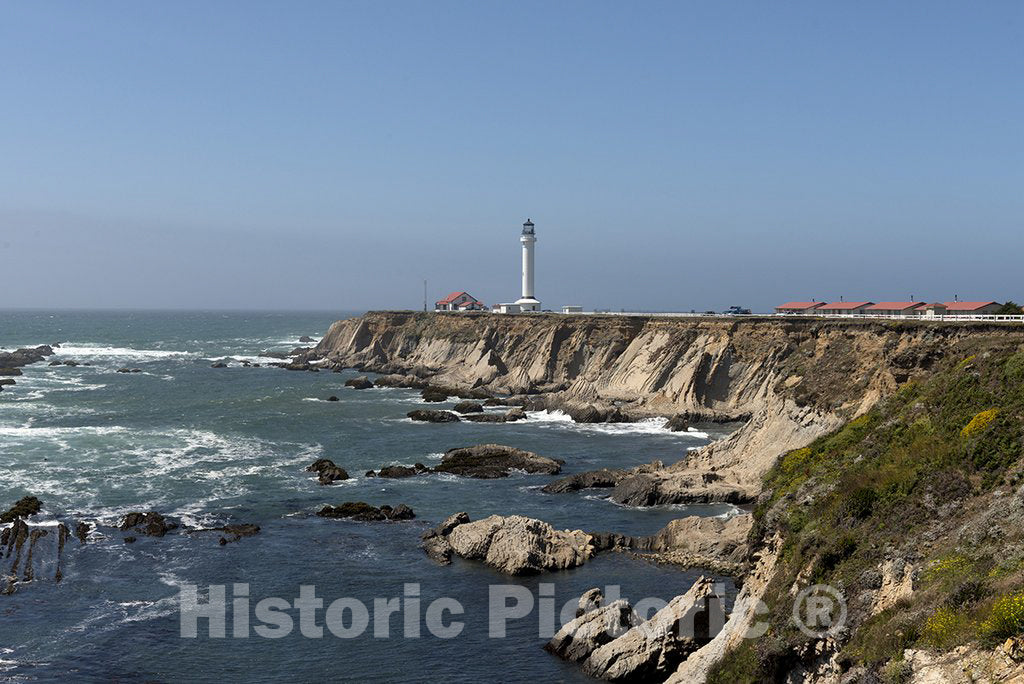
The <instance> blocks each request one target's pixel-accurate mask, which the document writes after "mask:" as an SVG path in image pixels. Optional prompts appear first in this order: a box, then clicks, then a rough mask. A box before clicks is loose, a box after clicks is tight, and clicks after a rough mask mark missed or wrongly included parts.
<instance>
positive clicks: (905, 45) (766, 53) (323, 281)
mask: <svg viewBox="0 0 1024 684" xmlns="http://www.w3.org/2000/svg"><path fill="white" fill-rule="evenodd" d="M1022 32H1024V4H1021V3H1017V2H1009V1H1000V2H991V3H986V4H984V5H981V6H979V5H968V4H964V3H951V2H907V3H898V4H892V3H882V2H866V3H856V4H852V3H846V4H827V5H826V4H821V3H813V2H796V3H787V4H785V5H766V4H763V3H754V2H737V3H728V4H727V3H707V4H703V5H698V4H696V3H667V2H664V3H663V2H657V3H653V2H652V3H642V4H633V5H630V4H622V3H611V2H564V3H538V2H522V3H512V4H499V3H489V2H487V3H470V2H435V3H413V2H394V3H369V2H345V3H333V2H308V3H303V4H302V5H300V6H288V5H286V4H285V3H274V2H245V3H242V2H223V3H200V2H179V3H174V4H156V3H131V2H108V3H103V4H81V3H71V2H50V3H22V4H14V3H10V4H8V5H6V6H5V11H4V21H3V22H2V24H0V60H2V63H3V64H4V65H5V68H4V69H3V70H2V71H0V92H2V93H3V96H2V97H0V121H2V124H3V125H0V154H2V159H3V163H2V164H0V292H3V297H2V300H0V306H4V307H21V308H51V307H52V308H107V307H113V308H141V309H155V308H156V309H158V308H179V309H288V308H293V307H294V308H300V309H339V310H356V309H381V308H405V309H416V308H419V307H420V306H422V299H423V280H424V279H426V280H427V281H428V283H429V293H428V297H429V299H430V301H431V302H433V301H434V300H435V299H439V298H441V297H443V296H444V295H446V294H448V293H449V292H452V291H457V290H467V291H469V292H470V293H471V294H473V295H474V296H476V297H477V298H479V299H481V300H483V301H484V302H486V303H487V304H492V303H495V302H499V301H514V300H515V299H516V298H518V296H519V268H520V261H519V260H520V253H519V249H520V246H519V232H520V229H521V224H522V222H523V221H525V220H526V218H527V217H531V218H532V219H533V221H534V222H535V223H536V232H537V238H538V241H537V247H536V258H537V275H536V281H537V283H536V289H537V295H538V298H539V299H541V300H542V302H543V303H544V306H545V307H546V308H552V309H557V308H558V307H559V306H561V305H563V304H578V305H582V306H584V307H585V308H587V309H594V308H598V309H612V310H618V309H626V310H651V311H672V310H680V311H689V310H691V309H697V310H705V309H714V310H722V309H724V308H725V307H727V306H731V305H740V306H746V307H750V308H753V309H754V310H756V311H765V310H768V309H770V308H771V307H772V306H773V305H776V304H779V303H782V302H784V301H789V300H810V299H818V300H823V299H824V300H837V299H839V298H840V296H845V298H846V299H847V300H859V299H865V300H867V299H870V300H874V301H880V300H903V299H909V298H910V296H911V295H913V296H914V297H915V298H916V299H920V300H930V301H933V300H939V301H946V300H951V299H953V297H954V295H959V297H960V299H966V300H988V299H996V300H1000V301H1003V300H1006V299H1016V300H1017V301H1018V302H1019V301H1021V300H1022V299H1024V291H1022V290H1024V288H1022V286H1021V285H1020V283H1019V277H1018V271H1019V262H1020V254H1021V253H1022V252H1024V230H1022V229H1024V218H1022V217H1024V192H1021V188H1022V187H1024V136H1021V134H1020V122H1021V121H1022V120H1024V88H1022V83H1021V80H1022V76H1021V74H1024V47H1022V45H1024V43H1022V41H1021V36H1022Z"/></svg>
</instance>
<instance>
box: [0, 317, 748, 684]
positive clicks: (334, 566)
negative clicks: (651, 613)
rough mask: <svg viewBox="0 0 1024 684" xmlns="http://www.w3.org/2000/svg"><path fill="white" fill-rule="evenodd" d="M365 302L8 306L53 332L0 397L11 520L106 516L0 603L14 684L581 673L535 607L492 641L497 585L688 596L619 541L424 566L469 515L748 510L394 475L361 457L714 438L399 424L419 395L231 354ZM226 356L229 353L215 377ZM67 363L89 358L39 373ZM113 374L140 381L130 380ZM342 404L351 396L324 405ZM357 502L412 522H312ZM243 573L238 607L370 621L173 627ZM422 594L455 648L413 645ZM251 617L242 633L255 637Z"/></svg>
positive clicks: (554, 518)
mask: <svg viewBox="0 0 1024 684" xmlns="http://www.w3.org/2000/svg"><path fill="white" fill-rule="evenodd" d="M357 313H358V312H340V311H339V312H319V313H309V312H303V313H282V312H261V313H251V312H82V311H76V312H57V311H51V312H41V311H8V312H0V348H2V349H3V350H8V351H9V350H12V349H14V348H16V347H22V346H36V345H40V344H51V343H59V344H60V345H61V346H60V348H59V349H57V350H56V351H57V352H58V353H57V355H56V356H54V357H52V359H47V361H44V362H42V363H37V364H34V365H30V366H26V367H25V368H23V371H24V375H23V376H21V377H18V378H16V380H17V384H16V385H14V386H8V387H4V388H3V390H4V391H2V392H0V511H2V510H6V509H7V507H9V506H10V505H12V504H13V503H14V502H15V501H16V500H18V499H19V498H21V497H23V496H26V495H34V496H37V497H39V498H40V499H41V500H42V501H43V505H44V510H43V512H42V514H41V515H40V516H37V517H36V518H34V519H33V521H34V522H39V521H46V520H63V521H66V522H71V523H74V522H78V521H86V522H89V523H91V524H92V525H93V531H92V532H91V534H90V538H89V539H88V542H87V543H86V544H85V545H81V544H80V543H79V542H78V541H77V540H75V539H72V540H70V541H69V542H68V545H67V548H66V550H65V554H64V578H63V580H62V581H61V582H59V583H58V582H55V581H54V579H53V577H52V574H51V575H50V576H48V577H42V578H37V579H36V580H35V581H33V582H30V583H23V584H20V585H18V587H17V591H16V592H15V593H13V594H12V595H9V596H0V680H5V681H6V680H10V681H126V682H134V681H161V682H223V681H245V682H279V681H282V680H289V681H300V682H319V681H327V680H330V681H412V682H419V681H449V682H481V681H502V682H539V681H542V682H548V681H567V682H568V681H573V682H574V681H587V679H586V678H585V677H583V676H582V675H580V674H579V671H578V668H577V667H576V666H575V665H572V664H567V663H564V662H562V661H561V660H559V659H557V658H555V657H553V656H550V655H548V654H547V653H546V652H544V651H543V650H542V648H541V647H542V646H543V644H544V643H545V641H546V639H545V638H543V637H542V636H541V635H540V631H539V627H540V624H541V623H542V622H544V620H545V618H543V617H541V612H542V611H540V610H539V609H538V610H536V611H534V612H532V613H531V614H530V615H528V616H526V617H523V618H518V619H511V620H509V621H508V622H507V623H506V624H507V633H506V636H505V637H504V638H495V637H493V636H491V634H490V632H491V629H490V628H491V627H492V625H491V623H490V622H489V611H488V607H489V600H490V595H491V591H493V587H494V586H497V585H507V586H512V587H521V588H525V589H527V590H529V592H530V594H531V596H532V597H537V599H538V601H537V605H538V606H540V604H541V601H540V600H539V599H540V597H541V596H548V595H550V593H551V592H552V591H553V593H554V598H555V606H556V607H557V609H558V610H560V609H561V606H562V605H563V604H564V603H566V602H569V601H573V602H574V601H575V599H576V598H577V597H578V596H579V595H580V594H581V593H582V592H583V591H585V590H587V589H589V588H591V587H594V586H599V587H602V588H607V587H613V586H615V587H619V591H620V593H621V595H622V596H623V597H626V598H629V599H631V600H633V601H634V602H635V601H636V600H638V599H642V598H659V599H662V600H668V599H670V598H672V597H673V596H676V595H678V594H681V593H683V592H685V591H686V590H687V589H688V588H689V586H690V585H691V584H692V582H693V580H694V579H695V578H696V577H697V576H698V575H699V572H697V571H692V570H680V569H678V568H675V567H670V566H662V565H657V564H654V563H650V562H647V561H643V560H637V559H635V558H632V557H630V556H628V555H624V554H617V553H608V554H603V555H599V556H597V557H596V558H594V559H593V560H592V561H590V562H589V563H587V564H586V565H584V566H582V567H580V568H576V569H573V570H568V571H563V572H557V573H548V574H543V575H537V576H530V577H517V578H513V577H508V576H505V575H501V574H498V573H497V572H495V571H494V570H492V569H490V568H488V567H487V566H484V565H483V564H480V563H476V562H470V561H464V560H460V559H457V558H456V559H455V561H454V562H453V564H452V565H450V566H439V565H436V564H435V563H434V562H433V561H431V560H429V559H428V558H427V557H426V556H425V555H424V553H423V552H422V550H421V549H420V548H419V544H420V535H421V534H422V533H423V531H424V530H426V529H427V528H429V527H430V526H432V525H433V524H436V523H437V522H439V521H441V520H443V519H444V518H445V517H447V516H448V515H450V514H451V513H454V512H457V511H466V512H467V513H469V515H470V517H471V518H472V519H474V520H476V519H479V518H482V517H485V516H488V515H491V514H503V515H508V514H522V515H526V516H530V517H535V518H540V519H542V520H545V521H547V522H549V523H551V524H552V525H554V526H555V527H556V528H559V529H562V528H569V529H585V530H588V531H615V532H621V533H628V534H652V533H654V532H656V531H658V530H659V529H660V528H661V527H663V526H664V525H665V524H666V523H667V522H669V521H670V520H672V519H674V518H677V517H682V516H684V515H705V516H714V515H726V514H729V513H730V512H732V511H733V510H734V509H733V508H732V507H731V506H727V505H698V506H660V507H653V508H644V509H639V508H629V507H623V506H618V505H616V504H614V503H612V502H610V501H609V500H607V499H606V498H604V497H603V496H602V495H600V493H598V494H595V493H594V492H581V493H576V494H568V495H548V494H545V493H543V492H541V491H540V488H541V487H542V486H543V485H544V484H546V483H547V482H549V481H551V479H552V478H551V476H544V475H526V474H514V475H512V476H511V477H509V478H505V479H498V480H474V479H463V478H457V477H453V476H446V475H429V476H423V477H415V478H410V479H405V480H393V481H390V480H389V481H385V480H380V479H375V478H368V477H365V476H364V473H365V472H366V471H368V470H371V469H374V470H375V469H378V468H379V467H381V466H383V465H388V464H406V465H411V464H413V463H415V462H422V463H425V464H427V465H431V464H434V463H437V462H438V461H439V460H440V458H441V454H442V453H443V452H444V451H446V450H447V449H451V448H454V447H459V446H468V445H473V444H482V443H490V442H496V443H500V444H506V445H510V446H514V447H519V448H523V449H528V450H530V451H535V452H537V453H539V454H541V455H544V456H549V457H553V458H560V459H564V460H565V465H564V466H563V474H571V473H575V472H580V471H585V470H592V469H595V468H600V467H617V468H624V467H631V466H635V465H639V464H642V463H648V462H650V461H653V460H656V459H660V460H664V461H666V462H672V461H675V460H678V459H680V458H682V457H683V456H684V455H685V453H686V451H687V450H688V449H693V448H698V447H700V446H702V445H704V444H707V443H708V442H709V441H710V440H713V439H716V438H717V437H720V436H721V435H720V434H718V433H715V432H713V431H712V432H708V431H704V432H702V431H691V432H687V433H673V432H669V431H668V430H666V429H665V428H664V427H663V425H662V423H663V421H661V420H658V419H652V420H648V421H644V422H640V423H632V424H621V425H579V424H575V423H572V422H571V421H570V420H569V419H568V418H567V417H566V416H564V415H562V414H560V413H557V412H555V413H547V412H535V413H531V414H530V416H529V419H528V420H526V421H524V422H517V423H507V424H474V423H467V422H461V423H454V424H428V423H413V422H412V421H410V420H409V419H407V418H406V417H405V414H406V413H407V412H408V411H410V410H412V409H414V408H418V407H419V408H424V407H426V405H425V404H424V403H423V402H422V401H421V399H420V397H419V393H418V392H417V391H415V390H408V389H382V388H375V389H370V390H353V389H350V388H346V387H344V386H343V384H344V381H345V380H346V379H348V378H351V377H354V376H356V375H357V373H355V372H354V371H352V372H350V371H346V372H343V373H330V372H320V373H309V372H291V371H286V370H283V369H280V368H274V367H268V366H263V367H260V368H244V367H242V366H241V365H240V363H239V361H241V360H243V359H244V360H248V361H250V362H266V361H267V359H262V358H259V357H258V356H257V354H258V353H259V352H261V351H264V350H273V351H290V350H291V349H292V348H294V347H297V346H302V345H300V343H299V341H298V338H299V337H300V336H302V335H309V336H311V337H313V338H314V339H319V338H320V337H321V336H322V335H323V334H324V333H325V332H326V330H327V328H328V326H329V325H330V324H331V323H332V322H333V321H335V320H337V319H339V318H343V317H347V316H351V315H356V314H357ZM222 358H230V359H234V360H235V361H230V362H229V367H228V368H211V363H213V362H214V361H216V360H220V359H222ZM69 359H71V360H75V361H78V362H79V363H80V364H85V363H88V364H91V365H79V366H76V367H69V366H63V365H62V366H52V367H51V366H49V365H48V361H50V360H69ZM122 367H131V368H138V369H140V371H141V372H138V373H117V372H116V371H117V370H118V369H119V368H122ZM371 378H372V375H371ZM331 395H336V396H337V397H339V401H337V402H328V401H326V399H327V397H329V396H331ZM451 405H452V404H451V403H448V404H443V405H441V407H445V406H451ZM429 406H430V407H432V408H436V407H438V405H435V404H431V405H429ZM317 458H330V459H332V460H333V461H334V462H335V463H337V464H338V465H339V466H341V467H343V468H345V469H346V470H347V471H348V472H349V474H350V475H351V476H352V478H351V479H350V480H347V481H344V482H341V483H337V484H335V485H332V486H321V485H319V484H318V482H317V480H316V478H315V476H313V475H312V474H310V473H307V472H305V471H304V469H305V467H306V466H308V465H309V464H310V463H312V462H313V461H314V460H315V459H317ZM344 501H365V502H367V503H370V504H372V505H375V506H380V505H382V504H390V505H392V506H393V505H397V504H399V503H404V504H407V505H409V506H411V507H412V508H413V509H414V510H415V512H416V519H415V520H413V521H409V522H394V523H381V522H354V521H350V520H330V519H323V518H318V517H316V516H315V512H316V511H317V510H318V509H319V508H321V507H322V506H324V505H326V504H332V505H337V504H340V503H342V502H344ZM130 511H158V512H160V513H162V514H164V515H167V516H169V517H171V518H172V519H174V520H176V521H178V522H180V523H181V524H183V525H186V526H190V527H217V526H223V525H225V524H233V523H253V524H257V525H259V526H260V527H261V532H260V533H259V534H258V535H256V536H254V537H249V538H244V539H241V540H240V541H238V542H236V543H231V544H227V545H224V546H222V545H220V544H219V543H218V536H217V535H215V534H182V533H180V530H175V531H173V532H171V533H169V534H168V535H167V536H165V537H162V538H151V537H145V536H138V540H137V541H136V542H135V543H132V544H126V543H125V542H124V537H125V534H124V533H122V532H120V531H119V530H117V529H115V528H116V526H117V525H118V523H119V522H120V520H121V518H122V517H123V516H124V515H125V514H126V513H128V512H130ZM3 570H6V568H3ZM723 581H725V582H727V580H724V579H723ZM727 584H728V582H727ZM235 585H247V588H246V589H245V590H244V591H245V592H247V596H246V597H245V598H244V599H243V601H245V600H246V599H247V601H248V602H247V603H243V604H240V606H241V607H242V608H244V607H245V606H255V605H256V604H257V603H258V602H259V601H261V600H263V599H269V598H280V599H282V600H284V601H287V602H292V601H294V600H295V599H296V598H297V597H298V596H299V593H300V586H311V587H314V591H315V592H316V595H317V596H318V597H320V598H322V599H323V600H324V603H325V605H329V604H330V603H332V602H333V601H335V600H339V599H346V600H357V601H359V602H361V603H362V604H364V605H366V606H369V607H370V616H369V619H370V626H369V627H368V628H367V629H366V630H365V631H363V632H362V633H358V634H357V632H358V630H357V629H356V628H355V627H356V626H357V624H356V623H358V619H355V622H353V619H354V616H355V615H356V613H357V612H358V611H356V610H354V609H353V610H351V611H349V612H348V613H346V614H345V615H344V623H345V624H346V625H349V626H350V627H351V629H350V630H349V632H350V633H346V634H344V635H343V636H337V635H335V634H333V633H332V632H331V631H329V630H328V631H326V632H325V633H324V634H323V636H322V637H317V636H316V635H315V634H313V633H312V631H315V630H311V634H303V633H302V632H303V631H306V630H302V629H300V627H299V626H298V623H300V622H301V620H299V619H298V618H297V616H298V612H297V611H294V610H293V611H292V612H291V615H292V617H295V618H296V619H295V623H296V626H295V628H294V629H292V630H290V632H288V633H287V634H282V633H281V632H283V631H284V630H281V632H279V633H278V634H276V635H274V636H275V637H276V638H265V637H263V636H259V635H258V634H256V633H255V632H254V627H255V626H256V625H258V624H260V621H259V620H258V619H257V617H256V616H255V615H249V613H250V611H249V610H247V609H240V610H238V611H237V616H236V612H235V611H234V610H233V609H234V607H235V606H234V605H229V606H228V609H227V631H226V635H225V637H224V638H220V637H217V636H214V635H211V634H210V629H209V627H208V621H207V620H204V619H200V620H199V621H198V635H197V636H196V637H187V636H186V637H183V636H182V618H181V611H180V596H181V594H182V591H183V589H186V588H188V587H197V589H196V591H197V592H198V595H199V596H200V597H201V600H204V601H205V600H206V598H207V597H208V596H209V595H210V594H211V593H213V592H215V591H216V590H215V589H211V587H226V595H227V597H228V602H229V604H231V599H232V597H236V598H237V597H238V596H239V595H240V593H241V592H242V591H243V590H241V588H240V587H236V586H235ZM409 585H418V589H417V591H418V593H419V608H418V610H420V611H423V612H425V611H426V610H427V607H428V606H429V605H430V604H431V603H432V602H433V601H435V600H436V599H438V598H441V597H447V598H452V599H454V600H455V601H457V602H458V604H459V605H460V606H462V608H463V610H464V613H462V614H459V615H456V616H450V619H454V620H458V621H460V622H462V623H463V624H464V628H463V629H462V631H461V633H460V634H458V635H457V636H454V637H452V638H441V637H438V636H435V635H433V634H432V633H430V632H429V631H428V630H427V629H425V628H423V629H421V630H420V635H419V636H418V637H412V636H408V637H407V636H405V635H404V634H403V632H404V628H403V624H404V622H403V620H404V619H406V618H407V615H408V614H412V613H414V612H416V610H417V608H416V601H414V600H409V597H410V595H411V594H410V588H409ZM542 585H545V586H542ZM547 585H554V586H553V587H548V586H547ZM728 586H729V591H730V592H731V591H732V587H731V584H728ZM396 597H404V599H403V603H402V605H403V606H404V607H405V608H406V610H405V611H404V613H405V614H404V615H403V614H398V613H396V614H395V615H394V616H392V617H391V618H390V622H388V619H389V618H388V616H387V615H386V614H385V615H383V616H381V615H380V613H381V611H376V610H373V608H374V605H375V604H374V599H380V600H385V599H393V598H396ZM245 615H249V620H250V626H249V628H248V629H242V627H240V624H241V622H240V621H241V620H243V619H244V616H245ZM279 615H280V613H279ZM323 616H324V612H323V611H320V612H319V621H320V624H323ZM378 621H379V624H378ZM243 626H244V625H243ZM378 628H380V629H378ZM236 631H237V634H238V636H235V634H236ZM384 631H387V634H383V633H381V632H384ZM375 632H377V633H376V634H375Z"/></svg>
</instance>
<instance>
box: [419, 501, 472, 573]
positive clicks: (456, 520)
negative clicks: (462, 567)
mask: <svg viewBox="0 0 1024 684" xmlns="http://www.w3.org/2000/svg"><path fill="white" fill-rule="evenodd" d="M468 522H470V520H469V515H468V514H467V513H466V512H465V511H461V512H459V513H453V514H452V515H450V516H448V517H447V518H445V520H444V521H443V522H442V523H441V524H440V525H437V526H436V527H433V528H431V529H429V530H427V531H426V532H424V533H423V536H422V539H423V550H424V551H425V552H426V554H427V556H428V557H429V558H430V559H431V560H434V561H436V562H438V563H440V564H441V565H448V564H450V563H451V562H452V552H453V551H452V546H451V544H449V543H448V534H449V533H450V532H451V531H452V530H454V529H455V528H456V527H458V526H459V525H465V524H466V523H468Z"/></svg>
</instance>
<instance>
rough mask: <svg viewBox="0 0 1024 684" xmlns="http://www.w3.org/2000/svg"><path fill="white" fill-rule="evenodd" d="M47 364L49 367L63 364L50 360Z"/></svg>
mask: <svg viewBox="0 0 1024 684" xmlns="http://www.w3.org/2000/svg"><path fill="white" fill-rule="evenodd" d="M47 365H48V366H50V367H53V366H61V365H63V364H62V363H61V362H60V361H51V362H50V363H48V364H47Z"/></svg>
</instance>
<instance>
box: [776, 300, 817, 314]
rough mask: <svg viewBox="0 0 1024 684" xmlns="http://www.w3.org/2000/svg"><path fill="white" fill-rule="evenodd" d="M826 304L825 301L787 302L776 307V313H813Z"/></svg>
mask: <svg viewBox="0 0 1024 684" xmlns="http://www.w3.org/2000/svg"><path fill="white" fill-rule="evenodd" d="M823 306H825V302H786V303H785V304H783V305H781V306H777V307H775V313H780V314H807V313H813V312H814V311H815V310H816V309H820V308H821V307H823Z"/></svg>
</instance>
